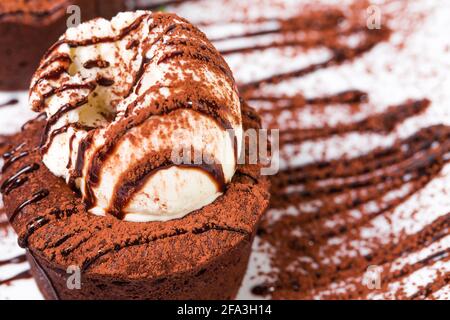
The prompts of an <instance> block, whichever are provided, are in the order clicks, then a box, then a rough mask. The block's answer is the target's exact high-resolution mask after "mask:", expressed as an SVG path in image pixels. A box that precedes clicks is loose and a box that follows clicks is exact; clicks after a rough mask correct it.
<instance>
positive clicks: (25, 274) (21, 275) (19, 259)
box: [0, 254, 32, 286]
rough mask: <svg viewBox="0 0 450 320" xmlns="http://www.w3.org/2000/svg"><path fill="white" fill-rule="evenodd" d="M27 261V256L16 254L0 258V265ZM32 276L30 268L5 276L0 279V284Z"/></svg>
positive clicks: (7, 283)
mask: <svg viewBox="0 0 450 320" xmlns="http://www.w3.org/2000/svg"><path fill="white" fill-rule="evenodd" d="M25 261H27V257H26V256H25V255H24V254H21V255H18V256H16V257H12V258H10V259H6V260H0V267H1V266H6V265H13V264H20V263H23V262H25ZM30 278H32V275H31V272H30V270H25V271H22V272H20V273H18V274H16V275H14V276H12V277H9V278H6V279H4V280H0V286H1V285H9V284H11V283H12V282H14V281H17V280H22V279H30Z"/></svg>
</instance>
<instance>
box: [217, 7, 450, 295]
mask: <svg viewBox="0 0 450 320" xmlns="http://www.w3.org/2000/svg"><path fill="white" fill-rule="evenodd" d="M324 14H326V13H324ZM316 18H317V19H315V21H314V19H308V17H307V16H306V17H305V16H303V17H294V18H292V19H291V21H287V20H283V19H270V20H271V21H277V22H279V23H280V27H279V28H274V29H271V30H263V31H256V32H250V33H244V34H240V35H232V36H227V37H223V38H217V39H215V41H216V42H218V41H223V40H229V39H238V38H251V37H258V36H261V35H265V34H279V35H283V34H286V33H293V32H296V31H298V30H302V31H306V32H307V31H308V30H315V31H316V32H317V31H318V32H319V33H322V34H323V35H325V34H327V35H330V34H333V32H334V33H335V35H336V36H335V37H326V36H323V37H321V36H319V37H317V38H314V39H309V40H308V38H306V40H301V41H300V40H289V39H285V40H280V41H277V42H273V43H270V44H268V45H255V46H248V47H241V48H236V49H230V50H224V51H222V54H225V55H227V54H236V53H248V52H252V51H258V50H266V49H270V48H278V47H288V46H295V47H301V48H303V49H309V48H312V47H318V46H322V47H328V48H329V49H330V50H331V52H333V56H332V57H331V58H330V59H329V60H327V61H324V62H322V63H317V64H312V65H310V66H307V67H305V68H301V69H298V70H294V71H291V72H286V73H282V74H276V75H272V76H270V77H267V78H263V79H260V80H257V81H254V82H250V83H246V84H242V85H241V86H240V92H241V94H243V96H244V97H246V98H247V99H248V100H249V101H251V100H254V101H263V102H265V103H267V104H268V105H269V106H270V107H268V108H264V109H263V110H261V114H263V115H269V116H270V117H269V119H270V118H273V119H276V118H277V116H278V115H279V114H280V113H281V112H282V111H285V110H288V111H293V112H295V111H298V110H300V109H302V108H304V107H306V106H326V105H334V104H335V105H342V104H348V105H360V104H361V103H364V102H367V100H368V96H367V94H366V93H364V92H361V91H358V90H349V91H345V92H341V93H338V94H337V95H332V96H325V97H316V98H309V99H306V98H304V97H302V96H300V95H299V96H291V97H290V96H265V95H262V94H261V93H260V92H259V89H261V87H262V86H263V85H264V84H277V83H280V82H283V81H287V80H289V79H292V78H298V77H303V76H305V75H308V74H310V73H312V72H315V71H318V70H320V69H323V68H328V67H331V66H334V65H339V64H342V63H344V62H347V61H351V60H353V59H355V58H357V57H358V56H360V55H362V54H364V53H365V52H368V51H370V50H371V49H372V48H373V47H375V46H376V45H377V44H378V43H379V42H381V41H384V40H386V39H388V38H389V35H390V31H389V30H387V29H385V30H384V31H381V32H372V31H369V30H366V29H365V28H361V27H359V26H351V27H349V29H347V30H346V31H339V28H337V25H338V24H339V23H340V22H339V21H342V20H343V19H344V18H345V17H344V15H343V14H342V13H339V12H332V14H331V15H329V16H328V18H324V17H323V16H322V17H316ZM296 19H298V20H297V22H296V21H295V20H296ZM305 19H306V20H305ZM260 22H264V21H255V23H260ZM242 23H243V24H245V23H246V22H245V21H243V22H242ZM314 23H316V24H314ZM363 29H364V30H363ZM333 30H337V31H333ZM356 32H358V33H363V34H365V39H364V40H363V41H362V42H361V43H360V44H359V45H358V46H356V47H355V48H345V47H342V46H336V43H335V42H333V40H329V39H333V38H337V37H338V36H342V35H346V36H347V35H351V34H354V33H356ZM429 104H430V101H429V100H427V99H423V100H417V101H407V102H405V103H403V104H401V105H398V106H392V107H390V108H388V109H387V110H386V111H385V112H382V113H379V114H375V115H372V116H369V117H368V118H366V119H364V120H362V121H359V122H357V123H352V124H348V125H340V126H337V127H322V128H314V129H290V130H284V131H282V132H281V134H280V143H281V144H293V145H298V144H300V143H302V142H304V141H305V140H311V139H319V138H326V137H329V136H332V135H337V134H345V133H349V132H356V131H358V132H375V133H379V134H387V133H389V132H391V131H392V130H393V129H394V128H395V127H396V125H397V124H399V123H401V122H403V121H404V120H406V119H408V118H409V117H412V116H416V115H418V114H420V113H421V112H423V111H425V110H426V109H427V107H428V106H429ZM269 121H270V120H269ZM271 125H274V126H275V125H276V120H275V121H272V122H269V126H271ZM449 138H450V127H447V126H443V125H437V126H433V127H429V128H425V129H423V130H420V131H419V132H418V133H416V134H415V135H413V136H411V137H410V138H408V139H405V140H403V141H398V142H397V143H396V144H395V145H394V146H393V147H392V148H388V149H377V150H375V151H374V152H372V153H369V154H367V155H365V156H362V157H359V158H354V159H340V160H336V161H332V162H320V163H314V164H310V165H306V166H302V167H296V168H289V169H287V170H284V171H282V172H280V173H279V174H278V175H276V176H274V177H273V179H272V201H271V206H272V208H286V207H288V206H295V207H297V208H299V210H300V212H299V214H298V215H296V216H290V215H288V216H285V217H282V218H281V219H279V220H278V221H276V222H274V223H269V222H268V221H263V224H262V225H263V226H262V227H261V228H260V230H258V234H259V235H260V237H261V238H262V240H263V241H267V242H269V243H271V244H272V245H273V246H274V247H275V248H277V250H276V251H275V255H274V256H273V257H272V259H271V260H272V263H273V266H274V269H275V270H280V271H279V272H275V274H271V277H270V278H272V279H274V281H273V282H272V283H270V282H269V283H263V284H261V285H258V286H255V287H254V288H253V290H252V292H253V293H254V294H256V295H272V297H279V298H282V299H283V298H312V293H311V292H313V291H314V290H320V288H324V287H326V286H328V285H329V284H331V283H335V282H338V281H339V280H344V279H346V278H347V277H348V272H349V271H350V270H351V271H352V274H354V272H355V271H356V272H360V274H362V273H363V272H364V271H365V270H366V268H367V266H368V265H384V266H389V265H391V264H392V261H393V260H395V259H396V258H398V257H401V256H403V255H406V254H407V253H410V252H414V251H417V250H419V249H420V248H424V247H426V246H429V245H430V244H431V243H433V242H435V241H438V240H439V239H441V238H442V237H444V236H446V235H448V232H449V226H450V213H449V214H446V215H444V216H442V217H440V218H439V219H437V220H436V221H434V222H433V223H431V224H429V225H428V226H427V227H425V228H424V229H423V230H421V231H419V232H418V233H417V234H415V235H411V236H404V235H401V236H400V240H399V241H398V242H396V243H394V244H392V243H391V244H388V245H385V244H378V248H377V250H374V253H373V254H372V255H370V256H364V257H356V258H353V259H349V261H345V262H342V263H341V264H338V265H322V264H321V263H320V261H321V260H322V258H321V257H320V256H319V252H320V251H321V249H322V248H323V247H324V246H325V245H326V241H327V239H330V238H331V237H334V236H339V235H346V236H347V237H349V239H350V240H351V239H352V232H351V230H354V229H355V228H357V227H358V226H362V225H364V224H366V223H368V222H369V221H370V220H372V219H374V218H375V217H377V216H380V215H382V214H384V213H387V212H389V211H392V210H393V209H395V208H396V207H397V206H398V205H400V204H401V203H403V202H404V201H406V200H407V199H408V198H409V197H411V196H412V195H413V194H415V193H416V192H418V191H419V190H421V189H422V188H423V187H425V186H426V185H427V184H428V183H429V182H430V181H431V180H433V178H434V177H436V176H437V175H438V174H439V172H440V171H441V169H442V167H443V166H444V164H445V163H447V161H448V155H449V153H450V143H449V142H448V139H449ZM325 181H327V182H328V183H327V184H323V182H325ZM292 186H302V187H303V188H301V191H289V192H288V191H287V189H286V188H288V187H292ZM404 186H409V189H408V191H407V192H406V194H405V193H404V194H402V195H401V196H397V197H396V198H394V199H393V200H389V201H383V198H384V197H385V196H386V195H387V194H388V193H389V192H391V191H395V190H398V189H400V188H401V187H404ZM341 196H345V197H346V199H347V200H346V201H343V202H342V201H334V199H335V198H336V197H341ZM314 201H320V203H322V204H321V205H320V206H319V207H318V208H317V210H316V211H315V212H310V211H308V212H302V210H301V205H302V204H303V203H305V202H314ZM374 203H375V204H377V206H378V210H375V211H374V212H373V211H371V212H364V208H365V207H364V206H365V205H367V204H374ZM355 209H356V210H359V211H361V212H363V215H362V217H359V218H355V217H354V216H352V214H351V211H353V210H355ZM332 216H333V217H335V218H338V221H337V222H338V223H337V224H336V225H334V227H332V228H331V227H326V222H327V219H329V218H330V217H332ZM299 229H301V230H302V236H295V235H293V234H295V231H297V230H299ZM332 254H333V253H332V252H331V253H330V255H332ZM300 256H308V257H310V258H311V259H312V260H313V261H315V264H319V266H320V267H319V268H317V266H312V265H310V264H309V263H307V262H305V263H301V264H300V266H299V267H298V268H297V269H301V271H300V272H295V271H289V270H290V266H292V264H293V263H298V258H299V257H300ZM448 259H449V250H448V249H447V250H443V251H439V252H437V253H435V254H432V255H430V256H429V257H427V258H426V259H423V260H421V261H419V262H417V263H415V264H412V265H409V266H408V267H405V268H403V269H402V270H401V271H400V272H397V273H394V274H391V275H388V276H384V277H383V282H384V283H389V282H390V281H394V280H399V279H401V278H403V277H406V276H407V275H409V274H411V273H412V272H414V271H415V270H418V269H420V268H423V267H426V266H428V265H431V264H433V263H435V262H436V261H438V260H442V261H447V260H448ZM346 272H347V273H346ZM305 275H307V276H305ZM449 278H450V277H449V275H448V274H447V275H445V276H444V277H442V278H441V279H439V280H438V281H437V283H435V284H434V285H430V286H427V287H425V288H423V289H421V290H419V291H418V292H417V293H416V294H414V295H413V296H409V297H406V296H401V295H400V296H399V297H400V298H408V299H416V298H424V297H428V296H430V295H431V294H432V293H433V292H436V291H437V290H439V289H440V288H442V287H443V286H445V285H447V284H448V283H449ZM353 285H354V286H355V288H356V289H353V290H351V289H350V290H349V292H346V293H343V294H336V293H330V294H329V297H332V298H361V297H365V296H367V294H368V293H370V292H368V291H367V288H366V287H364V286H362V285H361V283H360V282H357V283H353ZM358 290H359V291H358Z"/></svg>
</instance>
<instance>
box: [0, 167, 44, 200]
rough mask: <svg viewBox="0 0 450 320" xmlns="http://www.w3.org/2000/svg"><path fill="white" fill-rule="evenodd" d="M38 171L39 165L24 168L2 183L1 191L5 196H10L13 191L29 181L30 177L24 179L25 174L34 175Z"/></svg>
mask: <svg viewBox="0 0 450 320" xmlns="http://www.w3.org/2000/svg"><path fill="white" fill-rule="evenodd" d="M38 169H39V165H38V164H37V163H33V164H30V165H26V166H24V167H22V168H21V169H20V170H19V171H17V172H16V173H15V174H14V175H12V176H11V177H9V178H8V179H6V180H5V181H4V182H3V183H2V185H1V186H0V191H1V192H2V193H4V194H9V193H10V192H11V191H12V190H14V189H16V188H18V187H20V186H22V185H23V184H24V183H25V182H26V181H28V177H26V176H25V177H24V175H25V174H28V173H32V172H34V171H36V170H38Z"/></svg>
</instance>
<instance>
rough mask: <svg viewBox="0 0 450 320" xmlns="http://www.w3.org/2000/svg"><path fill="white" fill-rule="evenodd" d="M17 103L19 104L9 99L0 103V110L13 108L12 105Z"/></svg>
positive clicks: (15, 100)
mask: <svg viewBox="0 0 450 320" xmlns="http://www.w3.org/2000/svg"><path fill="white" fill-rule="evenodd" d="M18 103H19V100H17V99H15V98H13V99H10V100H8V101H6V102H3V103H0V108H3V107H9V106H13V105H15V104H18Z"/></svg>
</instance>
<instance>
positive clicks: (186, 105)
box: [30, 11, 242, 221]
mask: <svg viewBox="0 0 450 320" xmlns="http://www.w3.org/2000/svg"><path fill="white" fill-rule="evenodd" d="M30 104H31V106H32V108H33V110H34V111H36V112H45V113H46V114H47V126H46V130H45V133H44V136H43V138H42V155H43V162H44V163H45V165H46V166H47V167H48V169H49V170H50V171H51V172H52V173H53V174H55V175H56V176H60V177H62V178H64V179H65V180H66V181H67V183H69V184H71V186H72V187H74V188H78V189H79V190H80V191H81V194H82V196H83V199H84V201H85V203H86V205H87V206H88V208H89V211H90V212H91V213H93V214H97V215H105V214H113V215H115V216H117V217H118V218H121V219H125V220H128V221H153V220H160V221H164V220H169V219H175V218H180V217H183V216H184V215H186V214H188V213H190V212H192V211H195V210H197V209H199V208H201V207H203V206H205V205H208V204H210V203H212V202H213V201H214V200H215V199H216V198H217V197H218V196H220V195H221V194H222V193H223V192H224V190H225V186H226V184H227V183H228V182H230V181H231V179H232V177H233V175H234V172H235V169H236V158H237V157H239V152H238V151H239V150H240V148H241V140H242V119H241V110H240V101H239V96H238V93H237V89H236V85H235V82H234V79H233V76H232V74H231V71H230V69H229V68H228V66H227V64H226V63H225V61H224V60H223V58H222V57H221V56H220V54H219V53H218V52H217V50H216V49H215V48H214V47H213V46H212V44H211V43H210V42H209V41H208V40H207V39H206V37H205V35H204V34H203V33H201V32H200V31H199V30H198V29H197V28H195V27H194V26H192V25H191V24H189V23H188V22H187V21H185V20H183V19H182V18H179V17H178V16H176V15H172V14H167V13H152V12H149V11H137V12H125V13H120V14H118V15H117V16H116V17H114V18H113V19H112V20H111V21H107V20H104V19H94V20H91V21H89V22H86V23H83V24H81V25H79V26H78V27H76V28H70V29H68V30H67V32H66V33H65V34H64V35H63V36H62V37H61V38H60V39H59V41H58V42H57V43H55V45H54V46H52V47H51V48H50V49H49V51H48V52H47V53H46V55H45V56H44V58H43V59H42V61H41V64H40V66H39V68H38V69H37V71H36V73H35V75H34V77H33V80H32V83H31V90H30ZM235 141H236V143H235ZM199 155H200V157H199Z"/></svg>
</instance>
